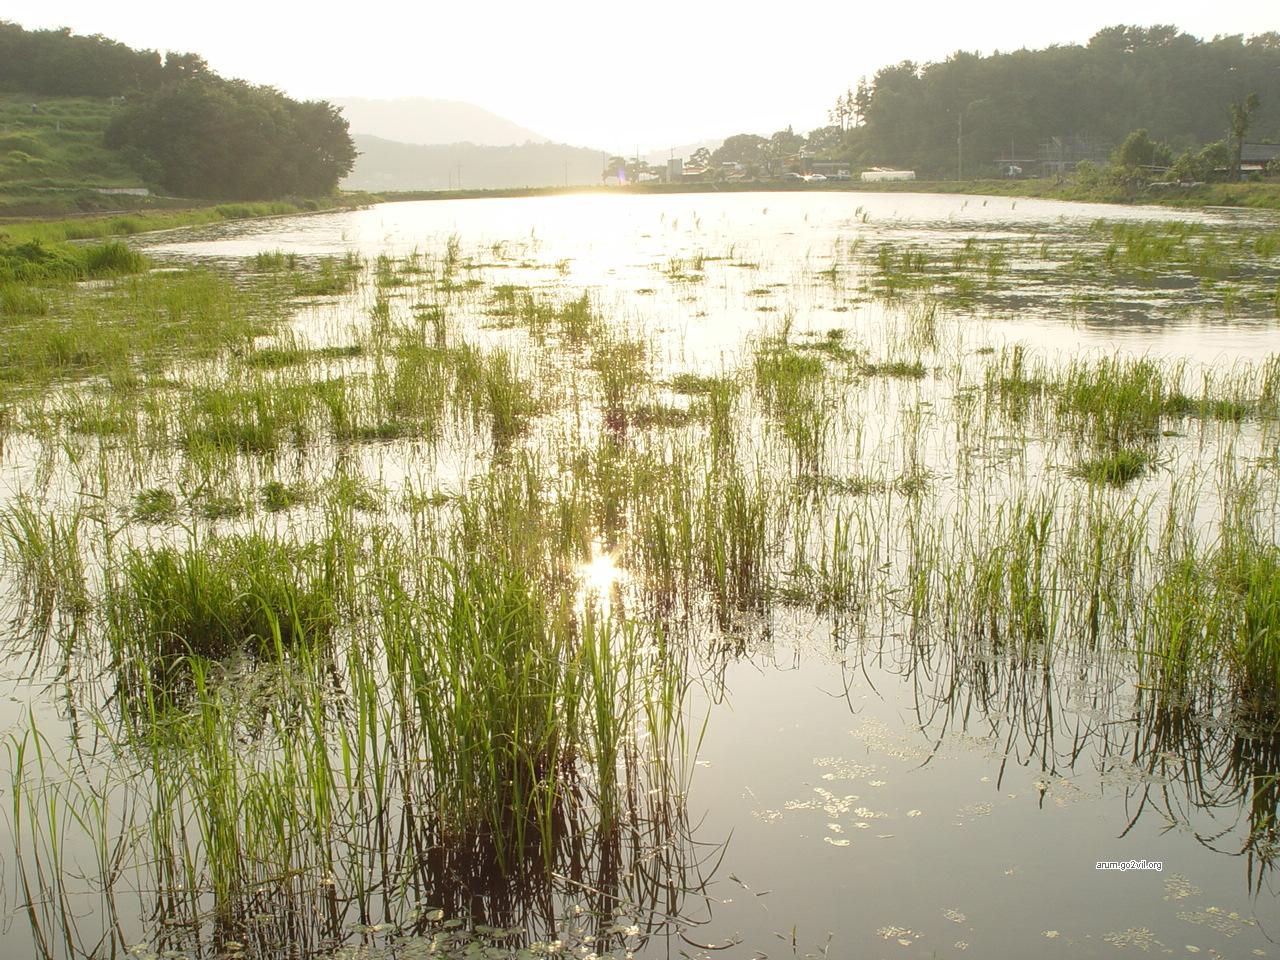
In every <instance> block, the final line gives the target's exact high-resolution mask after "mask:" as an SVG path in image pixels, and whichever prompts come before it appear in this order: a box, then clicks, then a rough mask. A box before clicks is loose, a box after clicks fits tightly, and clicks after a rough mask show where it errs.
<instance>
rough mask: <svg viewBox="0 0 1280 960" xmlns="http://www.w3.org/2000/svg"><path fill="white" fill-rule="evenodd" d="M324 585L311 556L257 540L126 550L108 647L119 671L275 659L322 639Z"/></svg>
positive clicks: (322, 571) (326, 617) (326, 607)
mask: <svg viewBox="0 0 1280 960" xmlns="http://www.w3.org/2000/svg"><path fill="white" fill-rule="evenodd" d="M330 580H331V578H330V577H329V575H328V572H327V569H326V565H325V557H324V555H323V553H322V552H321V550H320V548H318V547H315V546H310V547H299V546H296V545H293V544H289V543H285V542H282V541H278V540H271V539H267V538H266V537H263V536H260V535H248V536H241V537H230V538H227V539H218V540H214V541H213V542H211V543H204V544H197V543H194V542H193V543H189V544H187V545H186V546H185V547H182V548H177V547H161V548H158V549H131V550H130V551H129V552H128V553H126V554H125V556H124V557H123V560H122V562H121V565H120V568H119V572H118V574H117V575H116V577H115V579H114V582H112V583H111V584H110V587H109V594H108V602H107V607H108V619H109V638H110V641H111V647H112V650H113V653H114V654H115V657H116V659H117V661H118V662H120V663H122V664H129V663H139V664H146V665H157V664H159V665H165V664H172V663H174V662H175V661H177V660H178V659H180V658H184V657H190V656H199V657H204V658H209V659H222V658H225V657H228V656H230V655H231V654H233V653H237V652H247V653H250V654H254V655H263V656H270V655H273V654H275V655H282V654H284V653H285V652H286V651H288V650H290V649H293V648H294V647H297V646H300V645H307V646H311V645H314V644H316V643H318V642H321V641H322V640H324V639H325V638H327V637H328V636H329V635H330V634H331V632H332V630H333V628H334V625H335V617H334V605H333V599H332V590H331V585H330Z"/></svg>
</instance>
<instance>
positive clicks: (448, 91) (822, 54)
mask: <svg viewBox="0 0 1280 960" xmlns="http://www.w3.org/2000/svg"><path fill="white" fill-rule="evenodd" d="M0 18H3V19H6V20H10V21H13V22H16V23H19V24H21V25H23V26H25V27H28V28H36V27H54V26H67V27H70V28H71V29H72V30H74V31H75V32H77V33H102V34H105V35H107V36H109V37H112V38H114V39H117V40H121V41H123V42H125V43H128V44H129V45H131V46H135V47H149V48H153V49H157V50H161V51H164V50H178V51H184V52H185V51H191V52H195V53H199V54H201V55H202V56H204V57H205V58H206V59H207V60H208V61H209V63H210V65H211V66H212V67H213V68H214V69H215V70H217V71H218V72H219V73H222V74H224V75H226V76H234V77H242V78H244V79H246V80H250V81H253V82H255V83H264V84H271V85H272V86H275V87H279V88H280V89H281V90H284V91H285V92H286V93H288V94H290V95H292V96H296V97H303V98H324V97H336V96H344V95H345V96H366V97H399V96H425V97H440V98H445V99H452V100H467V101H470V102H472V103H476V104H479V105H481V106H483V107H486V108H488V109H490V110H492V111H494V112H495V113H498V114H501V115H503V116H506V117H508V118H509V119H511V120H514V121H515V122H517V123H519V124H521V125H523V126H525V127H529V128H531V129H533V130H536V131H538V132H539V133H542V134H543V135H545V136H547V137H550V138H551V139H553V140H559V141H564V142H568V143H574V144H581V145H583V146H591V147H597V148H600V149H607V150H619V151H627V152H630V151H631V150H634V149H635V148H636V146H639V147H640V149H641V150H657V149H664V148H666V147H667V146H670V145H674V144H681V143H687V142H690V141H694V140H700V139H706V138H713V137H724V136H728V135H730V134H733V133H741V132H752V133H761V134H768V133H770V132H772V131H773V130H776V129H779V128H781V127H784V126H786V125H787V124H793V125H794V126H795V128H796V129H797V130H798V131H801V132H803V131H807V130H808V129H810V128H812V127H815V126H819V125H821V124H824V123H826V111H827V108H828V106H829V105H830V104H831V102H833V101H834V100H835V98H836V96H837V94H838V93H839V92H840V91H842V90H843V89H844V88H845V87H846V86H848V85H850V84H856V82H857V80H858V77H859V76H862V75H864V74H865V75H871V74H873V73H874V72H875V71H876V69H877V68H879V67H880V66H883V65H885V64H888V63H894V62H897V61H899V60H905V59H911V60H916V61H921V62H922V61H928V60H940V59H944V58H945V57H946V56H947V55H948V54H950V53H952V52H954V51H955V50H958V49H963V50H973V51H980V52H982V53H990V52H992V51H994V50H1012V49H1017V48H1019V47H1039V46H1046V45H1048V44H1051V43H1071V42H1084V41H1085V40H1087V39H1088V38H1089V37H1090V36H1091V35H1092V34H1093V33H1095V32H1096V31H1097V30H1098V29H1100V28H1101V27H1104V26H1110V25H1112V24H1116V23H1136V24H1142V25H1150V24H1153V23H1173V24H1176V25H1178V26H1179V27H1181V28H1182V29H1183V30H1186V31H1187V32H1189V33H1192V34H1195V35H1197V36H1202V37H1209V36H1213V35H1215V34H1232V33H1244V34H1254V33H1262V32H1264V31H1267V30H1277V29H1280V7H1277V4H1276V3H1275V2H1274V0H1235V2H1233V3H1226V4H1222V5H1218V4H1213V3H1205V2H1204V0H1194V2H1193V0H1160V2H1150V0H1142V2H1125V0H1067V2H1065V3H1053V4H1046V3H1036V2H1027V0H1017V2H1015V0H988V2H984V3H957V2H936V0H914V2H893V0H871V2H867V3H859V2H856V0H834V2H833V0H818V2H813V3H804V2H791V3H787V2H770V3H761V2H746V0H736V2H729V0H721V2H717V3H704V2H700V0H665V2H663V0H658V2H652V3H638V2H635V0H628V2H613V3H610V2H601V0H595V2H586V0H569V2H563V0H553V2H549V3H548V2H544V3H535V2H529V0H522V2H521V0H517V2H512V0H485V2H474V0H473V2H467V0H453V2H450V3H440V2H435V3H422V2H417V3H410V4H392V3H383V2H378V0H366V2H364V3H350V2H347V3H342V4H334V3H329V2H327V0H317V2H313V3H307V4H302V3H297V4H293V3H290V4H283V3H272V2H269V0H267V2H263V0H258V2H252V3H250V2H245V0H221V2H217V3H201V4H189V5H183V4H177V3H173V2H172V0H167V2H165V3H154V2H129V0H125V2H123V3H110V4H108V3H102V2H101V0H92V2H91V0H6V2H5V4H4V8H3V11H2V12H0Z"/></svg>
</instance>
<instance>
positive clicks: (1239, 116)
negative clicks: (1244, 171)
mask: <svg viewBox="0 0 1280 960" xmlns="http://www.w3.org/2000/svg"><path fill="white" fill-rule="evenodd" d="M1258 103H1259V101H1258V95H1257V94H1256V93H1251V94H1249V95H1248V96H1247V97H1245V98H1244V99H1243V100H1237V101H1235V102H1234V103H1231V104H1228V106H1227V116H1228V117H1229V118H1230V120H1231V179H1232V181H1236V180H1239V179H1240V155H1241V154H1242V153H1243V152H1244V138H1245V137H1246V136H1248V134H1249V127H1250V126H1252V125H1253V114H1254V111H1256V110H1257V109H1258Z"/></svg>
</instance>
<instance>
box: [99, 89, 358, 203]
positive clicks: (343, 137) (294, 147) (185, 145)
mask: <svg viewBox="0 0 1280 960" xmlns="http://www.w3.org/2000/svg"><path fill="white" fill-rule="evenodd" d="M106 143H107V146H108V147H112V148H114V149H119V150H124V151H126V152H128V153H130V154H132V155H133V157H134V159H135V160H136V161H137V162H138V163H139V165H140V166H142V167H145V168H146V169H150V170H153V171H155V176H156V179H157V181H158V183H159V184H160V186H162V187H163V188H164V189H165V190H167V191H169V192H171V193H174V194H177V195H178V196H184V197H211V198H226V199H232V198H234V199H265V198H269V197H279V196H285V195H289V194H305V195H309V196H314V195H316V194H321V193H327V192H329V191H332V190H333V189H335V188H336V187H337V185H338V181H339V180H340V179H341V178H342V177H343V176H345V175H346V174H347V173H349V172H350V171H351V167H352V165H353V164H354V163H355V157H356V152H355V146H354V144H352V142H351V137H350V135H349V134H348V132H347V122H346V120H344V119H343V118H342V115H341V114H340V113H339V112H338V110H337V108H336V107H334V106H333V105H332V104H329V103H322V102H312V103H298V102H297V101H295V100H290V99H289V98H288V97H286V96H285V95H284V94H282V93H280V92H279V91H278V90H273V89H271V88H270V87H256V86H253V85H251V84H248V83H244V82H243V81H228V80H223V79H221V78H220V77H217V76H216V75H214V74H203V75H200V76H197V77H196V78H194V79H188V80H181V81H178V82H175V83H169V84H166V85H164V86H163V87H161V88H160V89H159V90H157V91H155V92H154V93H151V94H148V95H146V96H144V97H141V98H139V99H137V100H135V101H133V102H131V103H130V104H128V106H126V107H125V108H124V109H122V110H121V111H120V112H119V113H117V114H116V116H115V117H114V118H113V120H112V122H111V125H110V126H109V127H108V128H107V131H106Z"/></svg>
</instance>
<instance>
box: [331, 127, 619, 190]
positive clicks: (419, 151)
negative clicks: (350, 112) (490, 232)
mask: <svg viewBox="0 0 1280 960" xmlns="http://www.w3.org/2000/svg"><path fill="white" fill-rule="evenodd" d="M353 139H354V140H355V143H356V149H357V150H358V151H360V156H359V157H357V158H356V165H355V169H353V170H352V171H351V175H350V176H349V177H347V179H346V180H344V181H343V183H342V187H343V189H346V190H374V191H377V190H448V189H459V188H461V189H464V190H482V189H500V188H505V187H555V186H564V185H565V184H566V183H568V184H570V185H578V184H584V183H599V182H600V174H601V172H602V169H603V166H604V156H605V155H604V154H603V153H602V152H601V151H599V150H588V149H586V148H585V147H569V146H565V145H564V144H561V143H525V144H520V145H519V146H503V147H491V146H479V145H477V144H474V143H451V144H433V145H424V144H415V143H396V142H394V141H392V140H384V139H382V138H381V137H371V136H367V135H357V136H356V137H354V138H353Z"/></svg>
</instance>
